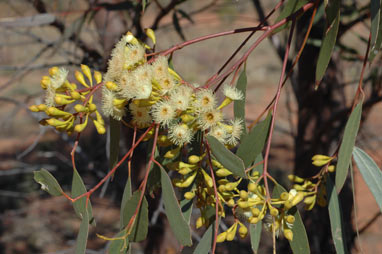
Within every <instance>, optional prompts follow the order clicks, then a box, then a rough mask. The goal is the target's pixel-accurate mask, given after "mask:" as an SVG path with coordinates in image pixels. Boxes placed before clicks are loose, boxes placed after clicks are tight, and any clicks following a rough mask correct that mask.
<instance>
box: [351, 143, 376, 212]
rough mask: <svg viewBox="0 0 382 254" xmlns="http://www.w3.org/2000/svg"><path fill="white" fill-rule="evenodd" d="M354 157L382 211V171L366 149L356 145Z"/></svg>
mask: <svg viewBox="0 0 382 254" xmlns="http://www.w3.org/2000/svg"><path fill="white" fill-rule="evenodd" d="M353 157H354V160H355V163H356V164H357V167H358V169H359V171H360V172H361V174H362V177H363V179H364V180H365V182H366V184H367V186H368V187H369V189H370V191H371V193H372V194H373V196H374V198H375V200H376V201H377V204H378V206H379V209H380V210H381V212H382V171H381V169H380V168H379V167H378V165H377V164H376V163H375V162H374V160H373V159H372V158H371V157H370V156H369V155H368V154H367V153H365V151H363V150H362V149H360V148H358V147H354V150H353Z"/></svg>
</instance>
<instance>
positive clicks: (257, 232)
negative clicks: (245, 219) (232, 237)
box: [249, 221, 263, 254]
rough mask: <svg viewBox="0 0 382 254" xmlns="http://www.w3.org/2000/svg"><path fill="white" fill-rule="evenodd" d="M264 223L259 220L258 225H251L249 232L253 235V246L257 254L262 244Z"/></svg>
mask: <svg viewBox="0 0 382 254" xmlns="http://www.w3.org/2000/svg"><path fill="white" fill-rule="evenodd" d="M262 225H263V223H262V222H261V221H259V222H258V223H256V225H253V224H250V225H249V233H250V237H251V247H252V251H253V253H254V254H257V251H258V249H259V245H260V238H261V229H262Z"/></svg>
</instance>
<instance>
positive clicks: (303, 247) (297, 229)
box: [272, 184, 310, 254]
mask: <svg viewBox="0 0 382 254" xmlns="http://www.w3.org/2000/svg"><path fill="white" fill-rule="evenodd" d="M284 191H286V190H285V189H284V188H283V187H282V186H281V185H279V184H278V185H276V186H275V188H274V189H273V193H272V197H273V198H276V197H280V194H281V193H283V192H284ZM289 213H290V214H292V215H293V216H294V217H295V221H294V224H293V228H292V232H293V240H292V241H289V244H290V247H291V249H292V251H293V254H309V253H310V247H309V240H308V236H307V235H306V231H305V226H304V223H303V222H302V219H301V216H300V213H299V212H298V210H297V209H296V207H294V208H292V209H290V210H289Z"/></svg>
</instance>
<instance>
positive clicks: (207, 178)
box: [202, 169, 214, 188]
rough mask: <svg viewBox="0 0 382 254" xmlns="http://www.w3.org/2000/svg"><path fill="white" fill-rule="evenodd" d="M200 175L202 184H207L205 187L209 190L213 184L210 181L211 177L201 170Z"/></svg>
mask: <svg viewBox="0 0 382 254" xmlns="http://www.w3.org/2000/svg"><path fill="white" fill-rule="evenodd" d="M202 174H203V178H204V182H205V183H206V184H207V186H208V187H210V188H213V187H214V182H213V181H212V178H211V176H210V175H209V174H207V173H206V171H204V170H203V169H202Z"/></svg>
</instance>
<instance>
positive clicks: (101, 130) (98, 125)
mask: <svg viewBox="0 0 382 254" xmlns="http://www.w3.org/2000/svg"><path fill="white" fill-rule="evenodd" d="M93 123H94V126H95V127H96V130H97V132H98V134H101V135H102V134H105V132H106V129H105V126H103V124H101V123H100V122H98V121H97V120H93Z"/></svg>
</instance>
